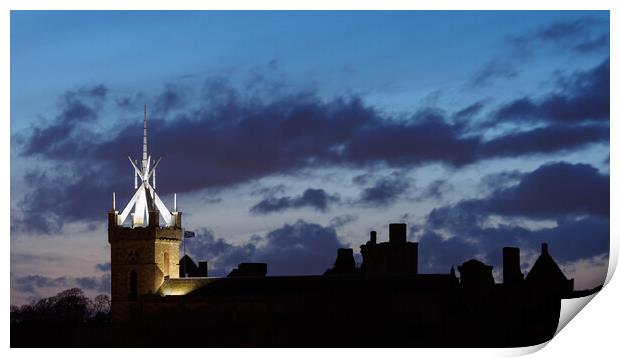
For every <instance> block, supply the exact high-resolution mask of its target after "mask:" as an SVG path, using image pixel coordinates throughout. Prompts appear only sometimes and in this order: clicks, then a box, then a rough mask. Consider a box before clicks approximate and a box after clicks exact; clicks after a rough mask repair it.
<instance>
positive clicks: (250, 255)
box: [186, 220, 344, 276]
mask: <svg viewBox="0 0 620 358" xmlns="http://www.w3.org/2000/svg"><path fill="white" fill-rule="evenodd" d="M255 243H260V245H257V244H255ZM186 245H187V249H188V252H189V253H190V254H191V255H192V257H193V258H194V259H195V260H205V259H206V260H207V261H209V272H210V275H213V276H225V275H227V274H228V273H229V272H230V271H231V270H232V269H233V268H234V267H236V266H237V265H238V264H239V263H241V262H251V261H253V262H266V263H267V264H268V266H267V268H268V274H269V275H320V274H322V273H323V272H324V271H325V270H326V269H328V268H329V267H331V266H332V264H333V262H334V260H335V258H336V251H337V249H338V248H340V247H344V245H343V244H342V243H341V242H340V240H339V238H338V236H337V234H336V231H335V230H334V229H333V228H331V227H323V226H321V225H318V224H313V223H308V222H305V221H303V220H298V221H297V222H295V223H293V224H285V225H284V226H282V227H280V228H278V229H275V230H273V231H270V232H268V233H267V234H266V235H265V236H263V237H261V236H257V237H254V238H253V239H252V240H250V242H249V243H246V244H243V245H234V244H231V243H228V242H226V241H225V240H224V239H215V237H214V235H213V233H211V232H210V231H208V230H205V229H201V230H199V231H198V232H197V233H196V237H195V238H193V239H190V240H187V242H186Z"/></svg>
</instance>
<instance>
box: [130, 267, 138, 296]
mask: <svg viewBox="0 0 620 358" xmlns="http://www.w3.org/2000/svg"><path fill="white" fill-rule="evenodd" d="M129 295H130V296H131V297H135V296H137V295H138V273H137V272H136V270H131V273H130V274H129Z"/></svg>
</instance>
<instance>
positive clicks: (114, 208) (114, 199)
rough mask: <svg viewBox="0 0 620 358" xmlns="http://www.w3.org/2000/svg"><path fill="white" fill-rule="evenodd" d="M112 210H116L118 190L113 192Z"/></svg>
mask: <svg viewBox="0 0 620 358" xmlns="http://www.w3.org/2000/svg"><path fill="white" fill-rule="evenodd" d="M112 211H116V192H115V191H113V192H112Z"/></svg>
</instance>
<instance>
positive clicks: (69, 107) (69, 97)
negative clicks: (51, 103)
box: [22, 85, 108, 158]
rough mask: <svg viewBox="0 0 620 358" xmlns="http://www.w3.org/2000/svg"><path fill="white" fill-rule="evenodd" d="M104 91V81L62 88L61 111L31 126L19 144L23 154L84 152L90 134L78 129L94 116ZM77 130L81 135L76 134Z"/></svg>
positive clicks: (105, 92)
mask: <svg viewBox="0 0 620 358" xmlns="http://www.w3.org/2000/svg"><path fill="white" fill-rule="evenodd" d="M107 91H108V90H107V88H106V87H105V86H104V85H97V86H93V87H84V88H81V89H79V90H77V91H67V92H65V94H64V95H63V97H62V100H61V108H60V113H59V114H58V115H57V116H56V117H55V118H54V120H53V121H52V122H51V123H50V124H48V125H39V126H34V127H33V128H32V133H31V134H30V136H29V137H28V140H27V141H26V143H25V145H24V147H23V148H22V152H23V154H24V155H26V156H31V155H42V156H44V157H47V158H58V157H64V156H65V155H66V154H65V153H81V152H83V151H84V150H85V149H86V147H87V145H88V143H89V141H91V140H93V138H92V136H90V135H87V133H86V132H85V131H81V130H80V129H81V128H83V126H84V125H85V124H88V123H92V122H95V121H96V120H97V118H98V109H99V108H100V107H101V104H102V101H103V100H105V97H106V94H107ZM76 132H79V134H80V135H79V136H76V135H75V134H76Z"/></svg>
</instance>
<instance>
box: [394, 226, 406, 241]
mask: <svg viewBox="0 0 620 358" xmlns="http://www.w3.org/2000/svg"><path fill="white" fill-rule="evenodd" d="M406 242H407V224H403V223H397V224H390V243H394V244H404V243H406Z"/></svg>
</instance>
